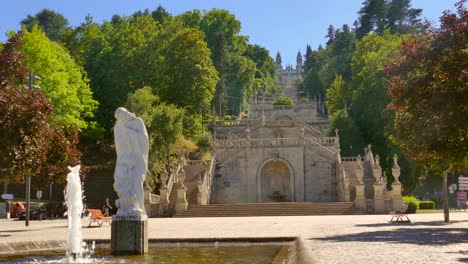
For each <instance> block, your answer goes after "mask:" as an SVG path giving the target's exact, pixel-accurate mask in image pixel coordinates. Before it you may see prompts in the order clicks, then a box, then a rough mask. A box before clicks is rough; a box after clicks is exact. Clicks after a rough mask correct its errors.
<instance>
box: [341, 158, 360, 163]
mask: <svg viewBox="0 0 468 264" xmlns="http://www.w3.org/2000/svg"><path fill="white" fill-rule="evenodd" d="M357 160H358V158H357V157H341V161H345V162H353V161H357ZM361 161H364V159H363V158H361Z"/></svg>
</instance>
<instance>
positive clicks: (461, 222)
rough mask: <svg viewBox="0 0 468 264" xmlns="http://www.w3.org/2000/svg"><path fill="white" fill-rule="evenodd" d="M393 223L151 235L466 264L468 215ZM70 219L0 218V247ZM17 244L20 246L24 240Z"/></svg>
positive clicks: (256, 224) (161, 224)
mask: <svg viewBox="0 0 468 264" xmlns="http://www.w3.org/2000/svg"><path fill="white" fill-rule="evenodd" d="M410 218H411V220H412V223H411V224H392V223H389V222H388V220H389V219H390V217H389V216H388V215H359V216H351V215H344V216H288V217H226V218H152V219H150V220H149V224H150V225H149V238H150V239H153V240H154V239H171V238H172V239H174V238H175V239H181V240H183V239H194V238H212V239H216V238H220V239H221V238H271V237H302V238H303V239H304V240H305V245H306V246H307V247H308V249H309V250H310V253H311V255H312V256H313V258H314V259H315V262H316V263H346V264H349V263H467V262H468V229H467V227H468V213H466V212H461V213H452V214H451V222H450V223H449V224H445V223H443V222H442V221H441V220H442V218H443V216H442V214H418V215H410ZM66 232H67V229H66V220H53V221H51V220H45V221H44V220H43V221H40V222H39V221H32V222H31V223H30V226H29V227H27V228H26V227H25V226H24V222H23V221H8V220H1V221H0V237H1V238H2V240H1V243H0V245H1V247H0V250H1V251H3V253H5V250H7V249H8V245H14V244H15V243H18V242H21V243H23V242H24V243H31V242H37V243H40V242H44V241H50V240H55V241H62V243H63V241H65V240H66ZM83 237H84V238H85V239H87V240H93V239H96V240H102V239H110V227H109V225H106V224H104V225H103V226H102V227H92V228H87V227H84V228H83ZM21 243H19V244H21Z"/></svg>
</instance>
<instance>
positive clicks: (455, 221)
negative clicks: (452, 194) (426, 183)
mask: <svg viewBox="0 0 468 264" xmlns="http://www.w3.org/2000/svg"><path fill="white" fill-rule="evenodd" d="M457 223H468V220H454V221H450V222H448V223H445V222H444V221H432V222H410V223H409V222H390V221H389V222H384V223H377V224H359V225H355V226H357V227H385V226H450V225H451V224H457Z"/></svg>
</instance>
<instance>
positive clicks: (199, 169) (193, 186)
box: [169, 161, 206, 208]
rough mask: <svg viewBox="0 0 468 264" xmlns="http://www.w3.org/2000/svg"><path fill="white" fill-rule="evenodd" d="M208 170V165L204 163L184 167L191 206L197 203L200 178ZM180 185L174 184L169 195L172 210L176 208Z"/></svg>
mask: <svg viewBox="0 0 468 264" xmlns="http://www.w3.org/2000/svg"><path fill="white" fill-rule="evenodd" d="M205 170H206V165H205V164H202V163H191V162H190V161H189V163H188V164H187V165H186V166H184V171H185V181H184V185H185V188H187V193H186V199H187V202H188V203H189V205H193V204H196V203H197V194H198V187H197V184H198V178H199V177H200V176H202V174H203V173H204V172H205ZM180 185H181V184H180V183H174V185H173V187H172V191H171V193H170V195H169V204H170V206H171V207H172V208H175V204H176V201H177V188H178V187H180Z"/></svg>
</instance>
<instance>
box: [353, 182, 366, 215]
mask: <svg viewBox="0 0 468 264" xmlns="http://www.w3.org/2000/svg"><path fill="white" fill-rule="evenodd" d="M355 188H356V199H355V200H354V205H355V206H356V207H357V208H359V209H362V210H366V209H367V202H366V196H365V195H364V184H358V185H356V186H355Z"/></svg>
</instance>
